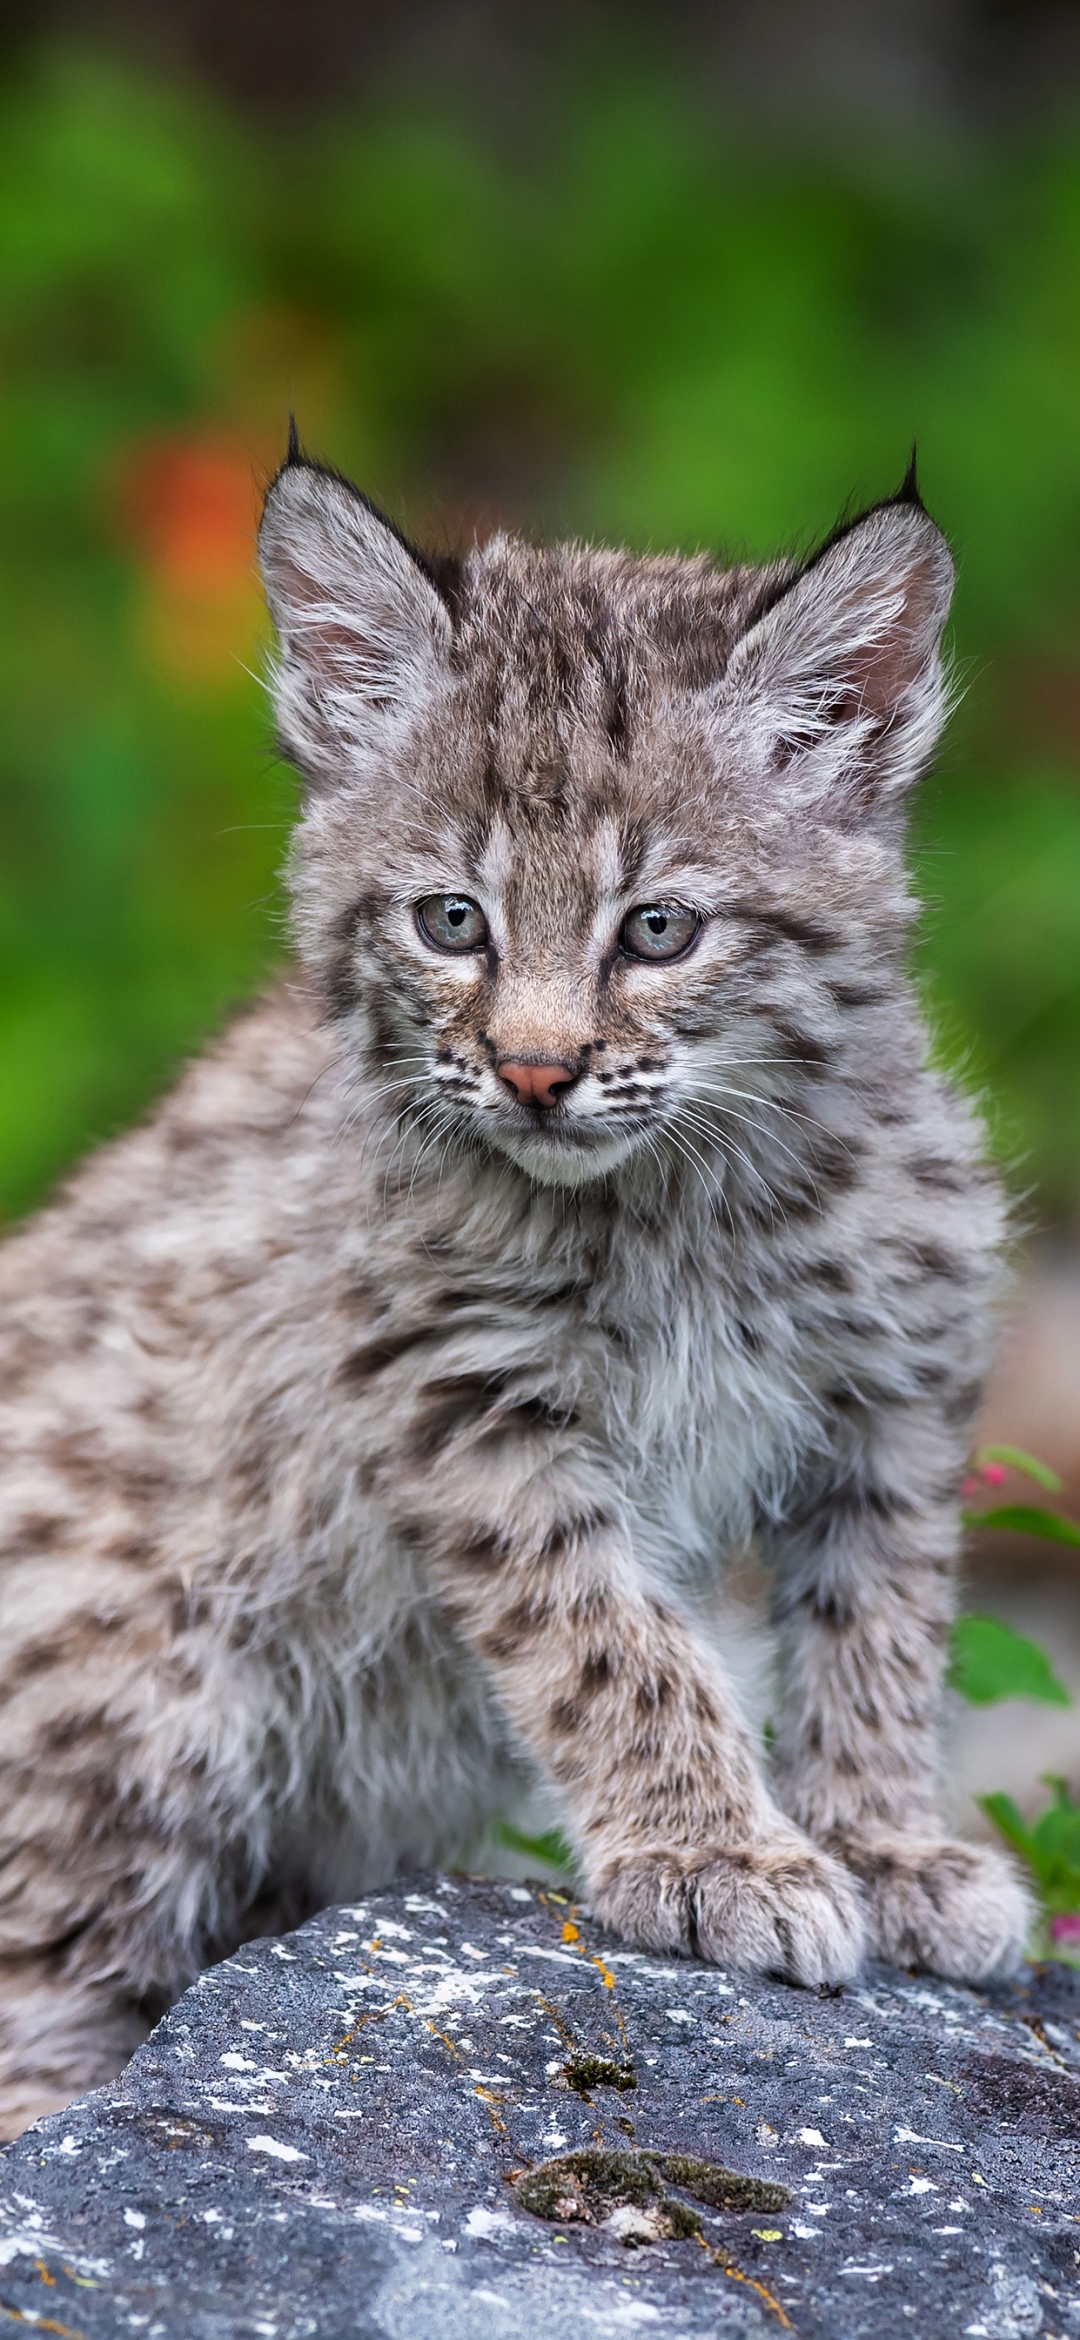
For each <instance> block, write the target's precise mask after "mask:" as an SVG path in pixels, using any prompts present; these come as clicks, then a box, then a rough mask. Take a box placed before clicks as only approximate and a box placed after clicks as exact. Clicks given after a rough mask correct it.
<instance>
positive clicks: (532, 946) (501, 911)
mask: <svg viewBox="0 0 1080 2340" xmlns="http://www.w3.org/2000/svg"><path fill="white" fill-rule="evenodd" d="M260 550H261V557H262V565H263V573H264V576H265V579H266V586H267V592H268V595H269V600H270V607H271V611H272V613H273V617H274V620H275V623H276V627H277V633H278V641H279V653H278V659H277V663H276V667H275V674H274V692H275V702H276V709H277V719H278V727H279V732H280V737H281V740H282V744H283V746H284V749H285V752H286V753H287V754H288V755H289V756H290V757H291V758H292V759H293V760H294V761H295V762H296V764H297V765H298V766H299V767H300V770H301V772H302V773H303V774H304V775H305V778H306V780H307V782H308V796H307V803H306V809H305V814H304V818H303V821H302V823H301V826H300V830H299V832H298V838H297V843H296V848H295V852H294V858H293V880H294V900H295V916H296V931H297V939H298V944H299V948H300V951H301V954H302V956H303V958H304V960H305V962H306V963H307V965H308V967H309V968H310V969H311V971H312V972H313V973H314V974H315V975H316V977H317V979H318V980H319V982H320V983H321V984H322V985H323V987H324V988H325V990H326V992H327V994H328V996H329V999H330V1001H331V1003H332V1005H333V1008H334V1009H335V1011H336V1012H337V1014H338V1015H339V1016H340V1017H341V1018H342V1020H343V1025H344V1029H345V1033H346V1036H347V1038H348V1040H349V1044H350V1045H352V1046H354V1047H355V1048H356V1049H358V1050H359V1051H360V1052H362V1054H363V1057H364V1060H365V1064H366V1066H367V1067H368V1068H370V1080H371V1083H372V1085H373V1086H374V1085H375V1084H393V1083H397V1084H398V1086H397V1087H396V1088H395V1087H390V1086H387V1088H386V1091H385V1094H386V1096H387V1099H388V1101H389V1102H396V1103H397V1104H399V1105H400V1106H401V1107H402V1108H403V1110H405V1112H406V1113H408V1114H413V1115H420V1116H426V1118H427V1120H428V1121H429V1122H430V1124H431V1125H432V1126H433V1127H438V1128H440V1129H442V1130H444V1131H449V1130H451V1129H452V1130H454V1131H456V1132H458V1133H459V1134H461V1135H463V1136H466V1137H469V1138H471V1139H473V1140H479V1141H482V1142H483V1143H485V1144H486V1145H488V1146H490V1147H494V1148H497V1149H498V1150H499V1151H500V1152H501V1153H502V1154H503V1155H504V1156H508V1157H509V1158H510V1159H511V1160H512V1161H513V1162H515V1163H516V1164H518V1166H519V1167H520V1168H521V1169H523V1170H525V1171H527V1172H528V1173H529V1174H530V1175H531V1176H532V1177H533V1178H536V1179H540V1180H543V1181H546V1182H548V1183H557V1184H564V1185H576V1184H579V1183H581V1182H582V1181H584V1180H586V1179H589V1178H593V1177H597V1176H600V1175H603V1174H604V1173H606V1172H607V1171H609V1170H610V1169H612V1168H613V1167H614V1166H615V1165H616V1164H618V1163H619V1162H620V1161H621V1160H622V1159H623V1158H624V1157H626V1156H627V1155H628V1154H629V1153H631V1152H632V1151H633V1149H634V1148H635V1147H637V1146H645V1145H651V1146H652V1147H653V1148H654V1149H655V1148H656V1147H657V1146H658V1145H659V1146H661V1148H662V1147H664V1146H665V1145H668V1144H671V1143H674V1144H676V1145H677V1146H678V1147H679V1148H680V1149H681V1151H682V1152H683V1153H684V1155H687V1154H688V1155H689V1156H691V1157H692V1155H693V1154H694V1152H695V1151H697V1152H699V1153H700V1152H702V1151H704V1150H709V1149H711V1148H712V1147H713V1146H714V1145H715V1144H717V1143H719V1144H721V1145H724V1146H726V1150H727V1152H728V1154H729V1156H730V1155H732V1148H734V1151H735V1153H736V1154H737V1153H738V1150H739V1147H740V1146H744V1150H745V1146H750V1147H751V1148H752V1146H753V1143H754V1140H753V1139H752V1138H751V1136H750V1130H751V1127H755V1128H759V1129H760V1126H761V1124H760V1115H759V1112H758V1108H759V1106H760V1104H761V1101H762V1100H767V1099H770V1098H776V1097H778V1096H781V1095H783V1096H785V1097H786V1098H787V1100H788V1103H789V1105H790V1097H791V1084H792V1081H793V1080H794V1081H796V1083H797V1081H798V1079H799V1078H802V1077H805V1078H808V1079H812V1078H813V1077H814V1076H815V1074H816V1073H820V1070H821V1067H822V1065H823V1064H826V1063H827V1062H828V1061H829V1056H830V1052H832V1051H834V1050H835V1049H836V1048H838V1047H839V1046H841V1045H842V1043H843V1040H844V1036H845V1033H847V1034H849V1035H850V1032H851V1030H852V1029H853V1019H854V1022H855V1024H857V1022H858V1019H859V1017H860V1016H861V1017H863V1019H864V1020H865V1019H866V1018H867V1017H868V1016H870V1015H871V1013H872V1008H873V1004H874V1000H875V997H876V998H879V999H880V997H881V993H882V985H883V984H884V985H885V987H886V989H887V987H888V983H889V979H890V969H891V968H892V967H894V966H895V962H896V957H897V951H898V947H899V942H900V939H901V937H902V933H903V930H904V926H905V923H906V918H907V915H908V907H909V905H908V897H907V892H906V887H905V884H904V879H903V865H902V857H901V851H900V835H899V832H900V812H901V806H902V802H903V799H904V796H905V794H906V792H907V790H908V788H909V787H910V785H911V783H912V782H913V781H914V780H915V779H916V778H917V777H918V775H919V773H920V771H921V770H922V769H923V768H924V766H925V764H926V762H927V760H928V758H929V755H930V753H931V751H932V749H933V746H934V743H935V741H936V738H937V734H938V730H939V728H940V722H941V715H942V697H943V688H942V678H941V665H940V655H939V652H940V641H941V632H942V627H943V625H944V622H945V617H946V614H947V609H948V603H949V596H950V591H951V586H952V573H953V572H952V562H951V558H950V555H949V551H948V548H947V546H946V543H945V540H944V538H943V537H942V535H941V534H940V532H939V530H938V529H937V528H936V526H935V525H934V523H933V522H932V521H931V520H930V518H929V517H928V515H927V514H926V512H925V511H924V509H923V507H922V504H921V503H920V501H919V499H918V495H917V491H916V490H915V488H914V483H913V481H910V480H909V481H908V482H906V483H905V487H904V489H903V490H902V491H901V493H900V495H899V496H898V497H896V498H894V499H893V500H891V501H890V502H888V503H885V504H881V505H878V506H877V507H876V508H875V509H873V510H872V511H870V512H868V513H866V514H864V515H863V516H862V517H861V518H860V519H858V520H856V521H854V522H852V523H850V524H848V525H846V526H844V527H843V528H841V529H840V530H838V531H837V533H836V535H835V536H834V537H832V538H831V539H830V540H829V542H828V543H827V544H826V545H825V546H823V547H822V549H821V550H820V551H819V552H818V553H817V554H815V556H814V557H813V558H812V559H811V560H810V561H808V562H806V563H803V564H802V565H800V566H797V565H795V564H793V563H779V564H775V565H773V566H771V567H768V568H757V569H755V568H731V569H722V568H719V567H717V566H715V565H714V564H713V563H712V562H711V561H710V560H708V559H706V558H703V557H697V558H693V559H679V558H675V557H671V558H666V557H665V558H659V559H658V558H640V559H639V558H636V557H633V556H631V555H630V554H628V553H621V552H603V551H600V552H598V551H593V550H591V549H588V548H582V547H580V546H575V545H560V546H554V547H551V548H548V549H542V550H537V549H534V548H532V547H531V546H529V545H527V544H525V543H523V542H521V541H520V540H518V539H516V538H508V537H505V536H500V537H496V538H494V539H493V540H492V541H491V542H490V543H488V544H487V545H485V546H483V547H482V548H480V549H478V550H476V551H474V552H472V553H471V554H469V555H468V556H467V557H466V558H465V559H464V560H463V561H461V562H445V561H435V560H432V559H428V558H427V557H425V556H424V555H422V554H420V553H418V552H416V551H415V550H414V549H413V548H412V547H411V546H410V545H409V544H407V543H406V541H405V540H404V539H403V538H402V537H401V536H400V535H399V534H398V533H397V531H396V529H395V528H394V527H393V526H392V525H391V523H390V522H389V521H387V520H386V519H384V518H383V516H382V515H381V514H380V513H379V512H377V511H376V510H375V509H374V507H373V506H372V505H371V504H370V503H368V501H367V500H366V498H365V497H363V496H362V495H361V494H360V493H359V492H358V491H357V490H356V489H355V488H353V487H351V486H350V485H349V484H348V483H347V482H346V481H344V480H342V479H340V478H338V477H337V475H336V474H334V473H332V472H330V471H328V470H325V469H323V468H322V467H321V466H319V465H316V464H313V463H309V462H307V461H306V460H305V459H304V458H303V457H302V456H300V455H299V453H298V451H297V450H296V449H295V447H294V448H293V449H292V450H291V452H290V458H289V461H288V462H287V463H286V464H285V466H284V468H283V469H282V471H281V472H280V473H279V474H278V477H277V479H276V480H275V481H274V483H273V485H272V487H271V489H270V492H269V495H268V497H267V502H266V510H265V513H264V517H263V523H262V530H261V537H260ZM785 1084H786V1087H785ZM740 1093H741V1095H742V1098H743V1100H744V1102H743V1104H742V1105H740V1104H739V1103H738V1102H737V1101H738V1099H739V1097H740ZM748 1108H749V1109H748ZM744 1120H745V1122H746V1124H747V1128H746V1130H745V1131H743V1132H742V1134H741V1135H740V1124H741V1122H742V1121H744ZM792 1126H794V1124H793V1125H792ZM732 1158H733V1157H732Z"/></svg>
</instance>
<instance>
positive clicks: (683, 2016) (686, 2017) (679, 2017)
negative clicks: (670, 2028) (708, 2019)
mask: <svg viewBox="0 0 1080 2340" xmlns="http://www.w3.org/2000/svg"><path fill="white" fill-rule="evenodd" d="M664 2013H665V2015H666V2016H667V2019H668V2022H669V2023H692V2022H693V2020H694V2018H693V2016H692V2015H690V2014H688V2013H687V2010H686V2008H685V2007H665V2009H664Z"/></svg>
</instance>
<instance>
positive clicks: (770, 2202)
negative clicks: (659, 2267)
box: [514, 2146, 791, 2242]
mask: <svg viewBox="0 0 1080 2340" xmlns="http://www.w3.org/2000/svg"><path fill="white" fill-rule="evenodd" d="M666 2185H671V2186H678V2187H680V2188H681V2189H682V2191H683V2192H684V2193H687V2194H692V2195H693V2196H694V2198H695V2200H696V2201H698V2202H704V2203H705V2204H706V2206H707V2207H708V2208H709V2209H710V2210H758V2211H761V2210H772V2211H776V2210H780V2209H782V2208H783V2206H784V2204H785V2203H786V2202H789V2201H790V2200H791V2196H790V2194H789V2192H788V2189H787V2187H786V2186H780V2185H776V2184H774V2183H772V2182H771V2181H770V2180H768V2179H766V2178H754V2177H744V2176H743V2175H742V2174H741V2172H740V2171H738V2170H734V2169H723V2168H721V2167H720V2166H719V2164H718V2163H716V2162H713V2161H700V2160H698V2159H697V2158H696V2157H695V2156H694V2155H693V2154H689V2153H649V2152H644V2153H616V2152H614V2151H612V2150H610V2149H609V2148H607V2147H605V2146H588V2147H585V2148H584V2149H583V2150H581V2151H580V2152H577V2153H560V2154H559V2155H558V2157H557V2158H556V2159H555V2160H554V2161H542V2162H541V2163H540V2164H539V2166H538V2167H537V2168H536V2169H531V2170H528V2171H527V2172H526V2174H525V2175H524V2176H523V2177H520V2178H519V2179H518V2180H517V2183H516V2185H515V2187H514V2192H515V2195H516V2197H517V2200H518V2202H519V2203H520V2205H521V2207H522V2209H523V2210H528V2211H531V2213H532V2215H533V2217H534V2218H549V2219H553V2220H556V2221H557V2222H559V2223H562V2222H564V2221H565V2222H566V2223H568V2224H569V2223H577V2224H579V2225H583V2226H602V2225H604V2224H605V2222H607V2221H608V2220H611V2219H612V2218H613V2217H614V2215H615V2214H616V2213H618V2212H625V2211H628V2210H635V2211H638V2212H640V2213H642V2214H643V2215H642V2216H641V2217H640V2218H638V2219H637V2220H635V2221H634V2222H633V2224H632V2225H627V2223H626V2222H625V2220H624V2221H622V2222H620V2221H619V2220H618V2219H617V2218H616V2220H615V2223H616V2229H617V2230H618V2231H621V2232H622V2233H623V2237H624V2239H625V2240H626V2241H634V2242H648V2241H660V2240H661V2239H664V2238H671V2237H679V2236H685V2235H700V2233H701V2231H702V2226H701V2219H700V2218H699V2216H698V2213H697V2211H696V2210H693V2209H691V2207H690V2204H689V2203H688V2202H680V2201H677V2200H676V2199H675V2198H674V2197H673V2196H672V2195H670V2194H668V2193H666V2192H665V2186H666Z"/></svg>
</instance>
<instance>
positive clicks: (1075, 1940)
mask: <svg viewBox="0 0 1080 2340" xmlns="http://www.w3.org/2000/svg"><path fill="white" fill-rule="evenodd" d="M1047 1932H1048V1934H1049V1936H1050V1940H1051V1941H1052V1942H1061V1943H1062V1944H1063V1945H1064V1946H1065V1947H1067V1948H1068V1949H1070V1950H1076V1949H1080V1909H1070V1910H1066V1911H1065V1912H1064V1913H1063V1914H1062V1916H1060V1917H1052V1918H1051V1920H1050V1923H1049V1926H1048V1927H1047Z"/></svg>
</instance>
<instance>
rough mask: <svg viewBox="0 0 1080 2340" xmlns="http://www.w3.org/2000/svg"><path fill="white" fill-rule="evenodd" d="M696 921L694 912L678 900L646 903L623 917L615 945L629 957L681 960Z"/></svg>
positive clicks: (688, 946) (696, 926)
mask: <svg viewBox="0 0 1080 2340" xmlns="http://www.w3.org/2000/svg"><path fill="white" fill-rule="evenodd" d="M700 924H701V920H700V918H699V917H698V914H697V911H696V910H685V909H684V908H683V906H682V904H681V902H646V903H645V904H644V906H643V907H642V908H641V909H640V910H631V912H630V915H629V917H628V918H624V920H623V926H622V933H621V934H620V936H619V946H620V949H622V950H624V951H628V952H629V955H630V957H631V958H632V959H681V957H682V954H683V952H684V951H688V950H689V948H690V945H691V943H692V942H693V939H694V936H695V935H696V933H697V930H698V927H699V926H700Z"/></svg>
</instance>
